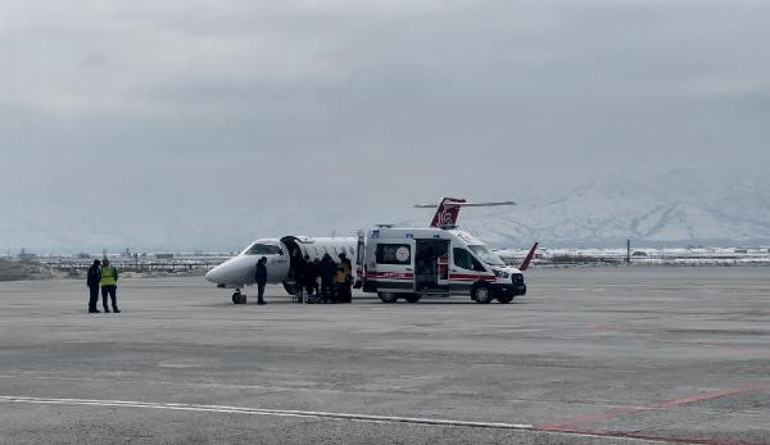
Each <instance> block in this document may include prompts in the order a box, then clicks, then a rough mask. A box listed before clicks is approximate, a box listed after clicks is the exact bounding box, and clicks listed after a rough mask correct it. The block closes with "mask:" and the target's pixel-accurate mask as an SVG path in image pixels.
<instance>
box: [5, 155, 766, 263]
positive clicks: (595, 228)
mask: <svg viewBox="0 0 770 445" xmlns="http://www.w3.org/2000/svg"><path fill="white" fill-rule="evenodd" d="M544 180H546V179H544ZM504 195H505V198H510V199H514V200H516V201H517V202H519V205H517V206H515V207H495V208H489V209H483V208H473V209H465V210H463V211H462V213H461V215H460V220H459V223H460V225H461V226H462V227H463V228H465V229H466V230H469V231H471V232H473V233H475V234H476V235H478V236H479V237H480V238H482V239H484V240H486V241H488V242H489V243H490V244H493V245H495V246H497V247H525V246H528V245H530V244H531V243H532V242H533V241H535V240H537V241H540V242H541V243H543V244H544V245H546V246H551V247H611V246H619V245H624V244H625V240H626V239H627V238H630V239H631V240H632V242H633V243H634V245H635V246H644V245H647V246H686V245H770V179H768V178H767V177H766V176H747V175H741V174H736V173H727V172H710V173H707V172H702V171H696V170H678V171H672V172H668V173H650V174H643V173H635V174H633V175H628V174H612V175H606V176H603V177H601V178H592V179H590V180H586V181H585V182H583V183H582V184H580V185H578V186H574V185H573V186H565V187H562V188H561V191H560V192H558V193H555V194H553V193H545V192H543V193H541V195H542V196H539V197H533V193H532V192H525V191H524V190H512V191H511V192H510V193H504ZM496 196H497V197H500V196H501V195H500V193H498V194H497V195H496ZM467 197H468V198H469V199H484V197H483V196H482V197H477V196H467ZM412 199H413V198H411V197H406V198H405V197H404V196H394V197H392V199H388V197H387V196H383V197H382V198H381V199H378V201H377V203H376V205H375V204H371V203H367V202H366V201H365V200H364V199H356V198H350V199H348V200H345V201H339V202H323V203H321V202H316V203H310V204H309V203H301V202H295V201H283V202H276V203H273V204H265V205H260V204H259V203H254V204H253V205H252V204H248V205H243V206H241V207H240V208H239V209H237V210H228V209H219V208H214V206H209V204H208V203H200V204H199V207H197V208H194V207H195V206H194V205H192V204H190V205H186V206H184V207H183V208H182V209H181V210H179V209H169V210H164V209H158V210H157V211H154V212H153V213H152V214H150V215H148V214H146V212H140V211H139V210H136V209H134V210H132V211H127V212H124V213H123V214H120V215H112V216H110V215H107V214H103V213H99V212H95V213H93V214H91V215H88V216H87V219H86V220H85V221H86V222H84V220H83V219H78V216H75V215H69V216H67V214H66V212H65V210H66V206H65V204H66V203H64V204H62V207H61V208H60V209H59V210H56V216H55V217H52V216H51V214H50V213H51V212H52V210H50V208H49V209H48V210H47V211H48V212H49V214H41V215H39V216H35V215H31V216H30V215H25V217H21V216H18V215H15V214H13V213H9V214H8V216H6V217H4V218H0V247H3V248H5V249H12V250H13V251H15V250H17V249H19V248H20V247H23V246H25V247H27V249H28V250H30V251H31V250H34V251H36V252H40V253H45V252H70V253H73V252H77V251H81V250H88V251H91V252H98V251H101V249H102V248H103V247H105V248H107V249H110V250H122V249H124V248H125V247H131V248H132V250H150V251H152V250H155V251H159V250H170V251H194V250H218V251H222V250H231V249H237V248H240V247H242V246H244V245H245V244H246V243H248V242H249V241H250V240H252V239H254V238H257V237H274V236H282V235H286V234H307V235H316V236H329V235H332V234H336V235H338V236H350V235H353V234H355V231H356V229H359V228H366V227H370V226H371V225H373V224H377V223H394V224H399V225H412V226H416V227H422V226H426V225H427V224H428V223H429V221H430V219H431V216H432V212H431V211H429V210H420V209H414V208H412V207H411V205H412V204H414V203H413V202H412ZM438 199H440V197H436V201H438ZM193 202H197V201H193ZM68 205H69V204H68ZM204 206H205V207H204ZM134 215H136V216H134Z"/></svg>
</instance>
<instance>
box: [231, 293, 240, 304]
mask: <svg viewBox="0 0 770 445" xmlns="http://www.w3.org/2000/svg"><path fill="white" fill-rule="evenodd" d="M233 304H241V293H240V292H239V291H235V293H233Z"/></svg>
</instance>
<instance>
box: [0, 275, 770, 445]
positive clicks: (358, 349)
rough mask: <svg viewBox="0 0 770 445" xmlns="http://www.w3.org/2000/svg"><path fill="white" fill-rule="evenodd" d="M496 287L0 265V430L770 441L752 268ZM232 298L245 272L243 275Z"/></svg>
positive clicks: (769, 403)
mask: <svg viewBox="0 0 770 445" xmlns="http://www.w3.org/2000/svg"><path fill="white" fill-rule="evenodd" d="M527 279H528V285H529V290H530V294H529V295H527V296H525V297H517V299H516V300H514V303H513V304H510V305H502V304H497V303H494V304H490V305H476V304H471V303H470V301H469V300H468V299H467V298H464V297H452V298H450V299H434V300H424V301H421V302H420V303H417V304H408V303H399V304H395V305H385V304H382V303H380V302H379V300H377V299H376V298H373V297H371V296H362V295H356V299H355V300H354V302H353V304H350V305H300V304H293V303H291V301H290V298H289V297H288V296H286V294H285V293H284V291H283V289H281V288H280V287H268V292H267V301H268V305H266V306H257V305H256V304H253V303H254V301H255V298H250V300H249V304H248V305H245V306H234V305H232V304H231V303H230V293H229V292H227V291H224V290H222V289H216V288H214V287H213V286H211V285H210V284H209V283H206V282H205V281H204V280H203V279H202V278H167V279H126V280H124V281H123V282H122V283H121V285H120V287H119V290H118V298H119V303H120V304H121V309H123V313H122V314H93V315H89V314H87V313H86V304H87V292H86V288H85V285H84V283H81V282H79V281H71V280H56V281H38V282H13V283H0V443H3V444H5V443H8V444H11V443H12V444H19V443H47V442H56V443H78V444H80V443H114V442H125V443H207V442H218V443H221V442H226V443H267V444H273V443H275V444H279V443H281V444H283V443H313V444H321V443H404V444H407V443H408V444H421V443H425V444H428V443H468V444H479V443H526V444H551V443H553V444H557V443H579V444H593V443H599V444H604V443H653V442H687V443H702V444H752V445H753V444H768V443H770V269H767V268H622V267H618V268H583V269H540V270H538V269H536V270H533V271H531V273H529V274H528V276H527ZM247 294H248V295H249V296H250V297H251V296H253V294H254V290H253V288H249V289H248V290H247Z"/></svg>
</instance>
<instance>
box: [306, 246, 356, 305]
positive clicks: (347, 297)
mask: <svg viewBox="0 0 770 445" xmlns="http://www.w3.org/2000/svg"><path fill="white" fill-rule="evenodd" d="M339 258H340V262H339V263H337V262H336V261H334V259H333V258H332V257H331V255H329V254H328V253H327V254H324V256H323V258H321V259H320V260H319V259H318V258H316V259H314V260H312V261H311V260H310V256H309V255H305V257H304V262H303V264H302V267H301V268H300V270H298V271H297V275H296V276H295V279H296V282H297V291H298V292H302V290H303V289H304V290H305V292H306V293H307V298H308V301H312V300H315V301H317V302H321V303H350V301H351V296H352V293H351V287H352V285H353V266H352V264H351V262H350V260H349V259H348V258H347V255H345V253H344V252H341V253H340V254H339Z"/></svg>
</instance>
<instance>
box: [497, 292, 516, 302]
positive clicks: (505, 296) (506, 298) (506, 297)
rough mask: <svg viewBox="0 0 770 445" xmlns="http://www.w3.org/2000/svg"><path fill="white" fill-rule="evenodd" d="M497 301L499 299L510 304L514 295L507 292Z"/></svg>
mask: <svg viewBox="0 0 770 445" xmlns="http://www.w3.org/2000/svg"><path fill="white" fill-rule="evenodd" d="M497 301H499V302H500V303H502V304H508V303H510V302H511V301H513V295H511V294H507V295H500V296H499V297H497Z"/></svg>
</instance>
